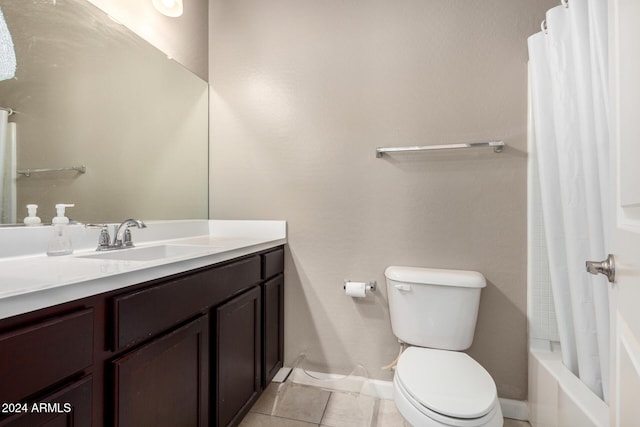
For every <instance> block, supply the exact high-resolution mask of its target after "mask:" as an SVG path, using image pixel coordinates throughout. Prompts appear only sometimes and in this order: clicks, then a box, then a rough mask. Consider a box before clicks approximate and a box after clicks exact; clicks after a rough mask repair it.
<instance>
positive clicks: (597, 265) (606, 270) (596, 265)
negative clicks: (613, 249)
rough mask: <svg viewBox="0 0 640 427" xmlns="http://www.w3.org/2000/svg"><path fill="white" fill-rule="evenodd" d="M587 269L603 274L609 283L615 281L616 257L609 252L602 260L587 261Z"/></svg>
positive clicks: (590, 271)
mask: <svg viewBox="0 0 640 427" xmlns="http://www.w3.org/2000/svg"><path fill="white" fill-rule="evenodd" d="M586 267H587V271H588V272H589V273H591V274H604V275H605V276H607V279H609V283H613V282H615V281H616V259H615V257H614V256H613V255H611V254H609V256H608V257H607V259H605V260H604V261H600V262H597V261H587V263H586Z"/></svg>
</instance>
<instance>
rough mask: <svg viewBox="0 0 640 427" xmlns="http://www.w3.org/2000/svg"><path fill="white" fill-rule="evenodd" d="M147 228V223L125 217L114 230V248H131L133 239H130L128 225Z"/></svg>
mask: <svg viewBox="0 0 640 427" xmlns="http://www.w3.org/2000/svg"><path fill="white" fill-rule="evenodd" d="M132 226H135V227H138V228H147V225H146V224H145V223H144V222H142V221H140V220H139V219H126V220H124V221H122V224H120V225H119V226H118V227H117V228H116V230H115V233H116V235H115V236H114V237H113V247H114V248H132V247H133V241H132V240H131V231H130V230H129V227H132Z"/></svg>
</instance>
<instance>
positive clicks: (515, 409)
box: [498, 397, 529, 421]
mask: <svg viewBox="0 0 640 427" xmlns="http://www.w3.org/2000/svg"><path fill="white" fill-rule="evenodd" d="M498 400H500V408H501V409H502V416H503V417H505V418H512V419H514V420H520V421H529V405H528V404H527V402H526V401H524V400H513V399H504V398H502V397H501V398H499V399H498Z"/></svg>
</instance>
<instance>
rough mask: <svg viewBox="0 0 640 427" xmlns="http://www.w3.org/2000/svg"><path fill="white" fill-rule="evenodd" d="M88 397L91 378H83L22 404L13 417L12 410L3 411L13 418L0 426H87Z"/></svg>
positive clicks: (89, 410) (88, 422) (90, 401)
mask: <svg viewBox="0 0 640 427" xmlns="http://www.w3.org/2000/svg"><path fill="white" fill-rule="evenodd" d="M91 397H92V383H91V377H86V378H83V379H81V380H79V381H77V382H75V383H73V384H71V385H69V386H67V387H65V388H63V389H61V390H59V391H57V392H55V393H52V394H50V395H48V396H45V397H44V398H42V399H38V400H37V401H31V402H29V403H26V404H24V405H25V406H23V407H21V410H22V411H23V412H21V413H17V409H18V408H16V407H13V408H7V409H9V410H10V412H13V413H14V415H12V416H11V417H9V418H7V419H5V420H2V421H0V426H1V427H74V426H91V404H92V399H91ZM3 410H5V408H3Z"/></svg>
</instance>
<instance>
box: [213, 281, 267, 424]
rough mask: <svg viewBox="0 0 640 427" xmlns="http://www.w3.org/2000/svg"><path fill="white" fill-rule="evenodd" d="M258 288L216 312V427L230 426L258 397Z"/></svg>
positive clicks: (259, 338)
mask: <svg viewBox="0 0 640 427" xmlns="http://www.w3.org/2000/svg"><path fill="white" fill-rule="evenodd" d="M260 292H261V291H260V287H259V286H257V287H254V288H253V289H251V290H249V291H247V292H245V293H243V294H242V295H240V296H238V297H236V298H234V299H232V300H231V301H229V302H227V303H226V304H224V305H222V306H220V307H218V308H217V309H216V335H217V336H216V346H215V357H216V361H215V365H216V372H215V378H214V381H216V397H215V399H216V402H215V403H216V405H215V407H216V424H215V425H216V426H219V427H222V426H228V425H233V424H235V423H236V422H237V421H239V420H240V418H241V417H242V416H243V415H244V414H245V413H246V412H247V411H248V410H249V408H250V406H251V404H252V403H253V402H254V401H255V400H256V399H257V397H258V395H259V393H260V390H261V388H260V379H261V378H260V377H261V375H260V372H261V369H260V365H261V363H260V354H261V349H260V346H261V327H260V325H261V309H260V308H261V307H260V302H261V301H260V300H261V298H260Z"/></svg>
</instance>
